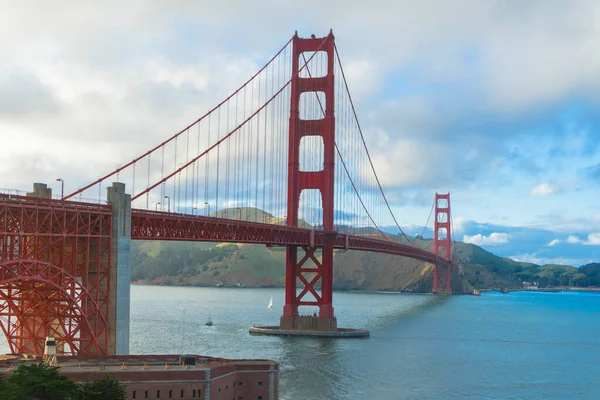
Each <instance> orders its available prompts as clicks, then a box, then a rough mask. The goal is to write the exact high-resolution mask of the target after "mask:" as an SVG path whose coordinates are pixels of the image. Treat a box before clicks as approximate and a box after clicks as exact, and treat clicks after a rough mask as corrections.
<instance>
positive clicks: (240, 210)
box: [236, 207, 242, 221]
mask: <svg viewBox="0 0 600 400" xmlns="http://www.w3.org/2000/svg"><path fill="white" fill-rule="evenodd" d="M236 209H237V210H238V211H239V212H240V218H239V220H240V221H241V220H242V208H241V207H237V208H236Z"/></svg>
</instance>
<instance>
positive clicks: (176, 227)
mask: <svg viewBox="0 0 600 400" xmlns="http://www.w3.org/2000/svg"><path fill="white" fill-rule="evenodd" d="M131 239H132V240H174V241H198V242H229V243H255V244H266V245H269V246H288V245H293V246H295V247H301V248H303V247H308V248H312V247H317V248H319V247H323V246H324V245H325V244H326V243H328V242H329V243H333V248H334V249H346V250H348V249H349V250H361V251H373V252H377V253H387V254H394V255H398V256H403V257H409V258H414V259H417V260H421V261H425V262H428V263H432V264H439V265H448V266H450V265H452V261H451V260H448V259H446V258H444V257H438V256H436V255H435V254H434V253H431V252H429V251H426V250H422V249H419V248H416V247H413V246H408V245H405V244H401V243H398V242H394V241H389V240H381V239H374V238H370V237H365V236H352V235H346V234H342V233H339V232H336V231H329V230H321V229H318V230H312V229H303V228H297V227H292V226H289V225H287V226H286V225H271V224H263V223H260V222H250V221H238V220H233V219H226V218H213V217H204V216H196V215H187V214H175V213H166V212H160V211H146V210H138V209H134V210H132V212H131Z"/></svg>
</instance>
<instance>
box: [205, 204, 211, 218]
mask: <svg viewBox="0 0 600 400" xmlns="http://www.w3.org/2000/svg"><path fill="white" fill-rule="evenodd" d="M206 207H208V214H206V216H207V217H208V216H210V204H208V202H204V209H206Z"/></svg>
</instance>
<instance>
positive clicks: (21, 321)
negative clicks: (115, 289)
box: [0, 195, 112, 354]
mask: <svg viewBox="0 0 600 400" xmlns="http://www.w3.org/2000/svg"><path fill="white" fill-rule="evenodd" d="M111 232H112V212H111V210H110V208H109V207H107V206H101V205H95V204H85V203H75V202H67V201H53V200H49V199H39V198H32V197H23V196H7V195H0V299H1V300H2V302H1V303H0V327H1V328H2V330H3V332H4V334H5V335H6V338H7V340H8V344H9V347H10V350H11V352H13V353H32V354H42V353H43V346H44V339H45V336H46V335H49V334H52V335H54V336H55V337H56V339H57V341H58V343H59V344H60V348H59V349H58V350H59V351H60V352H61V353H65V354H90V353H94V354H106V352H107V347H108V324H109V321H108V319H107V318H108V310H109V308H108V307H109V291H110V281H109V270H110V240H111Z"/></svg>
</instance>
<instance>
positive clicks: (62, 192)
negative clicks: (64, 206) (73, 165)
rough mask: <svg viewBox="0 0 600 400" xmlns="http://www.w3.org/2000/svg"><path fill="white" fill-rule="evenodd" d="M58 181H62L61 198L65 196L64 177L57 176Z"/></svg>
mask: <svg viewBox="0 0 600 400" xmlns="http://www.w3.org/2000/svg"><path fill="white" fill-rule="evenodd" d="M56 182H60V199H61V200H62V199H64V198H65V181H63V180H62V178H56Z"/></svg>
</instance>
